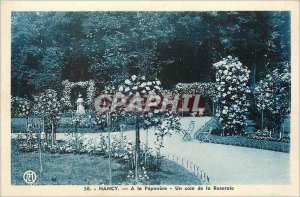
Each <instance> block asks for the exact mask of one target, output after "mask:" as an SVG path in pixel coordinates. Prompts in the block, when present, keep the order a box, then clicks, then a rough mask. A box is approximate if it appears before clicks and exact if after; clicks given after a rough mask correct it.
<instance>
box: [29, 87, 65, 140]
mask: <svg viewBox="0 0 300 197" xmlns="http://www.w3.org/2000/svg"><path fill="white" fill-rule="evenodd" d="M61 106H62V104H61V101H60V100H59V98H58V95H57V92H56V91H55V90H52V89H47V90H45V91H44V92H42V93H40V94H38V95H34V106H33V111H34V113H35V114H37V115H38V116H41V118H42V119H43V123H44V125H43V130H44V131H45V132H46V136H47V138H49V136H48V134H49V133H50V129H51V131H52V144H54V142H55V127H56V126H57V125H58V121H59V118H60V117H59V114H60V112H61ZM45 129H46V130H45Z"/></svg>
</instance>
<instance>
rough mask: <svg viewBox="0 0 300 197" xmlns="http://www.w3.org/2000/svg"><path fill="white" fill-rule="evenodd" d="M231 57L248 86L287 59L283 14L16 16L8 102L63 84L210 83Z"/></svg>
mask: <svg viewBox="0 0 300 197" xmlns="http://www.w3.org/2000/svg"><path fill="white" fill-rule="evenodd" d="M227 55H233V56H235V57H239V59H240V60H241V62H243V64H244V65H245V66H247V67H248V69H250V70H251V75H250V77H251V85H255V83H256V81H257V78H258V79H261V78H262V77H263V76H264V74H263V73H265V71H272V70H273V69H274V67H278V65H279V66H280V65H282V62H285V61H289V59H290V16H289V13H288V12H14V13H12V69H11V73H12V95H13V96H21V97H23V96H25V95H27V96H28V97H30V96H31V95H32V94H34V93H36V91H42V90H45V89H47V88H51V89H55V90H58V89H61V88H63V87H62V86H63V85H62V81H63V80H66V79H69V80H70V81H71V82H78V81H88V80H90V79H92V80H94V81H95V85H96V87H97V88H99V89H102V88H103V87H105V86H106V85H107V83H110V82H111V81H113V82H114V83H115V85H116V86H118V85H120V83H122V82H123V81H124V79H126V78H128V77H129V76H131V75H133V74H135V75H145V76H149V77H150V76H153V78H155V77H158V78H159V79H160V80H161V82H162V85H163V86H164V87H168V88H170V87H172V86H174V85H175V84H177V83H178V82H200V81H202V82H203V81H204V82H209V81H214V79H215V74H214V71H213V68H212V64H213V63H214V62H216V61H218V60H219V59H221V58H223V57H226V56H227Z"/></svg>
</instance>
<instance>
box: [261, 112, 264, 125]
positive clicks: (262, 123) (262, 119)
mask: <svg viewBox="0 0 300 197" xmlns="http://www.w3.org/2000/svg"><path fill="white" fill-rule="evenodd" d="M263 129H264V110H262V111H261V130H263Z"/></svg>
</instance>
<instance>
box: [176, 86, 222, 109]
mask: <svg viewBox="0 0 300 197" xmlns="http://www.w3.org/2000/svg"><path fill="white" fill-rule="evenodd" d="M174 89H175V91H176V92H179V93H181V94H200V95H201V96H205V97H208V98H210V99H211V101H212V104H213V113H214V111H215V103H216V102H217V91H216V85H215V83H212V82H208V83H201V82H195V83H178V84H176V85H175V87H174Z"/></svg>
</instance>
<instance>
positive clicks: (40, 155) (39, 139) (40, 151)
mask: <svg viewBox="0 0 300 197" xmlns="http://www.w3.org/2000/svg"><path fill="white" fill-rule="evenodd" d="M41 122H42V121H40V124H39V129H38V132H39V133H38V146H39V161H40V173H42V172H43V163H42V147H41V129H42V127H41Z"/></svg>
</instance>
